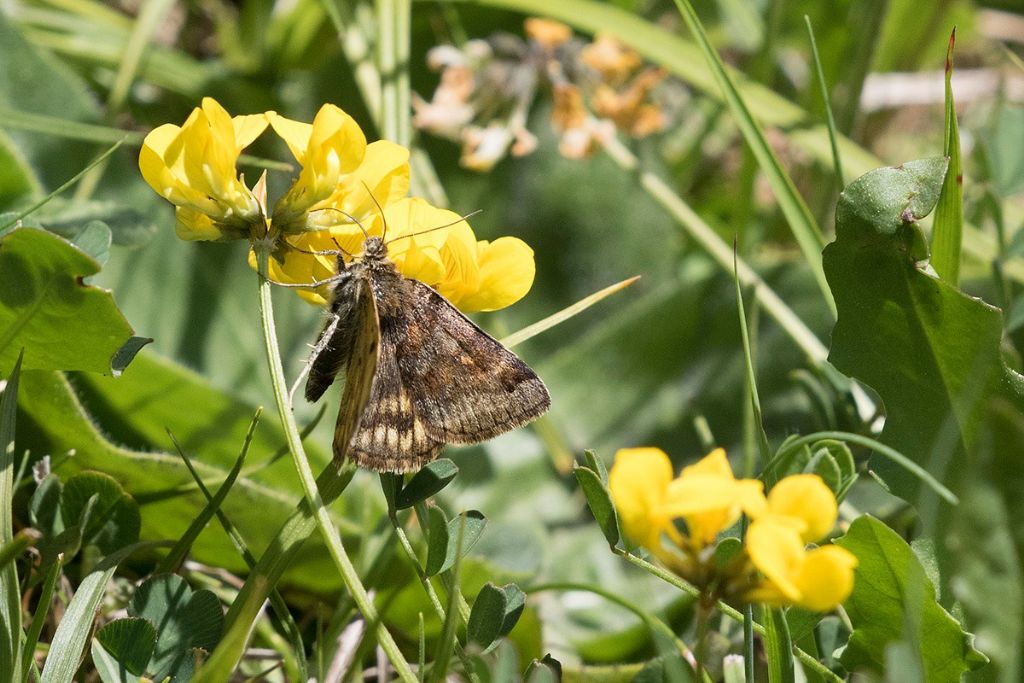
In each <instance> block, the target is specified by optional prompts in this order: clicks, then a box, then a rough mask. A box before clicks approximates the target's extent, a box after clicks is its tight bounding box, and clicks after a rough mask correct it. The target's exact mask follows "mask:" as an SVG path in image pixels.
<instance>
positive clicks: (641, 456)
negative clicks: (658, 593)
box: [608, 448, 672, 550]
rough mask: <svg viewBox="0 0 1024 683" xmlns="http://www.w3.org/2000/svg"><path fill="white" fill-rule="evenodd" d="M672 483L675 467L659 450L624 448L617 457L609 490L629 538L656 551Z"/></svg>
mask: <svg viewBox="0 0 1024 683" xmlns="http://www.w3.org/2000/svg"><path fill="white" fill-rule="evenodd" d="M671 481H672V463H671V462H670V461H669V459H668V456H667V455H665V452H664V451H662V450H661V449H660V448H623V449H622V450H620V451H618V452H617V453H616V454H615V463H614V464H613V465H612V469H611V471H610V472H609V473H608V488H609V490H610V491H611V495H612V501H613V502H614V503H615V509H616V510H617V511H618V514H619V522H620V523H621V525H622V531H623V533H624V534H625V535H626V537H627V538H628V539H629V540H630V541H632V542H633V543H635V544H637V545H643V546H646V547H647V548H649V549H652V550H655V549H657V548H658V547H659V546H660V541H659V538H660V536H661V532H662V530H663V529H665V527H666V526H667V525H668V520H667V519H666V518H665V517H664V516H663V515H661V514H660V513H659V508H660V507H661V505H662V503H663V501H664V497H665V491H666V489H667V488H668V485H669V482H671Z"/></svg>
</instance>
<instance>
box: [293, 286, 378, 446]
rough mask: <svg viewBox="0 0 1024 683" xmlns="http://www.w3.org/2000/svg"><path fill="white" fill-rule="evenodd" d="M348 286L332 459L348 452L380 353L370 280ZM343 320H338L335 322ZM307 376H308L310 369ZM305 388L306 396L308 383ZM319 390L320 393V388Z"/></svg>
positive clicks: (375, 308) (369, 393)
mask: <svg viewBox="0 0 1024 683" xmlns="http://www.w3.org/2000/svg"><path fill="white" fill-rule="evenodd" d="M351 287H352V291H351V296H350V297H349V298H348V301H350V302H351V305H352V307H353V310H352V312H351V314H349V315H348V316H347V321H348V322H349V323H350V326H349V327H350V332H349V333H348V334H350V335H351V339H350V340H349V341H348V344H347V348H348V352H347V356H348V357H347V361H348V362H347V364H346V367H345V391H344V393H343V394H342V396H341V407H340V408H339V410H338V421H337V422H336V423H335V426H334V459H335V462H341V461H342V460H344V458H345V456H346V455H347V454H348V451H349V444H350V443H351V442H352V437H353V435H354V434H356V431H357V429H358V427H359V423H360V419H361V417H362V416H363V414H364V413H365V412H367V410H366V408H367V405H368V402H369V400H370V396H371V393H372V392H371V387H372V385H373V381H374V375H375V374H376V369H377V366H378V364H379V355H380V325H379V322H378V320H377V305H376V302H375V301H374V299H373V292H372V291H371V289H370V283H369V282H368V281H367V280H365V279H362V278H353V280H352V285H351ZM346 295H348V293H346ZM339 318H340V316H339ZM344 322H345V321H342V322H341V323H339V325H341V324H344ZM310 375H311V376H312V371H311V372H310ZM325 388H326V387H325ZM306 390H307V397H308V395H309V385H308V384H307V385H306ZM321 393H323V392H322V391H321ZM357 460H358V459H357Z"/></svg>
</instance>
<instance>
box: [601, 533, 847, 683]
mask: <svg viewBox="0 0 1024 683" xmlns="http://www.w3.org/2000/svg"><path fill="white" fill-rule="evenodd" d="M614 552H615V554H616V555H619V556H620V557H622V558H623V559H625V560H626V561H627V562H629V563H630V564H633V565H636V566H637V567H640V568H641V569H643V570H644V571H646V572H648V573H650V574H653V575H654V576H657V577H658V578H659V579H661V580H662V581H664V582H666V583H668V584H671V585H673V586H675V587H676V588H678V589H679V590H681V591H683V592H684V593H686V594H688V595H692V596H693V597H695V598H699V597H700V590H698V589H697V587H696V586H693V585H691V584H689V583H687V582H686V581H683V580H682V579H681V578H679V577H678V576H676V575H675V574H673V573H672V572H670V571H668V570H667V569H662V568H661V567H659V566H657V565H654V564H651V563H650V562H648V561H647V560H645V559H643V558H641V557H637V556H636V555H634V554H632V553H630V552H626V551H625V550H619V549H615V551H614ZM715 606H716V607H717V608H718V611H719V612H721V613H722V614H724V615H725V616H727V617H729V618H730V619H732V620H733V621H737V622H742V621H743V613H742V612H740V611H739V610H737V609H735V608H733V607H730V606H729V605H727V604H725V603H724V602H722V601H721V600H719V601H718V603H717V604H716V605H715ZM753 629H754V632H755V633H757V634H758V635H759V636H762V637H764V635H765V628H764V626H762V625H761V624H758V623H757V622H754V624H753ZM793 654H794V655H796V658H797V659H799V660H800V662H801V663H802V664H804V665H805V666H806V667H807V668H809V669H812V670H813V671H814V672H815V673H817V674H818V675H820V676H821V677H822V678H824V679H825V680H826V681H831V682H832V683H843V679H842V678H840V677H839V676H837V675H836V673H835V672H834V671H832V669H829V668H828V667H827V666H825V665H824V664H822V663H821V662H819V661H818V660H817V658H815V657H813V656H811V655H809V654H807V653H806V652H804V651H803V650H801V649H800V648H799V647H797V646H795V645H794V646H793Z"/></svg>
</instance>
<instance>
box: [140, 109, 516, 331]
mask: <svg viewBox="0 0 1024 683" xmlns="http://www.w3.org/2000/svg"><path fill="white" fill-rule="evenodd" d="M268 127H270V128H271V129H272V130H273V131H274V132H275V133H276V134H277V135H278V136H279V137H280V138H281V139H283V140H284V142H285V144H287V146H288V149H289V150H291V153H292V155H293V156H294V157H295V160H296V162H297V163H298V164H299V166H300V167H301V171H300V173H299V176H298V178H297V179H296V180H295V182H294V183H293V184H292V186H291V187H290V188H289V189H288V190H287V191H286V192H285V193H284V195H283V196H281V198H280V199H278V201H277V202H276V203H275V204H274V206H273V210H272V211H269V210H268V205H267V201H266V183H265V178H261V179H260V181H259V182H257V183H256V184H255V185H254V186H253V187H251V188H250V187H249V186H247V185H246V183H245V178H244V176H241V175H239V173H238V170H237V163H238V157H239V155H240V154H241V152H242V150H243V149H244V148H245V147H247V146H248V145H249V144H251V143H252V142H253V141H254V140H255V139H256V138H257V137H259V135H260V134H262V133H263V132H264V131H265V130H266V129H267V128H268ZM139 169H140V170H141V171H142V176H143V178H145V180H146V182H147V183H149V185H150V186H151V187H152V188H153V189H154V190H155V191H156V192H157V193H159V194H160V195H161V196H162V197H164V198H165V199H167V200H168V201H169V202H171V203H172V204H174V205H175V206H176V207H177V209H176V218H177V233H178V236H179V237H180V238H182V239H186V240H229V239H249V240H250V241H254V240H264V239H266V240H270V241H271V242H272V243H273V253H274V258H273V259H271V262H270V267H269V276H270V277H271V279H273V280H277V281H279V282H285V283H291V284H307V283H312V282H317V281H322V280H326V279H328V278H329V277H330V276H331V275H333V274H334V272H335V268H336V262H335V258H334V257H333V256H330V255H327V254H322V253H310V252H324V251H337V250H338V249H341V250H344V251H345V252H346V253H347V254H353V255H355V256H357V257H358V255H359V253H360V251H361V249H362V243H363V240H364V239H365V237H366V235H367V234H369V235H379V236H383V237H385V238H386V240H387V242H388V244H389V246H388V254H389V256H390V258H391V260H392V261H393V262H394V263H395V266H396V267H397V268H398V270H399V271H400V272H402V274H403V275H405V276H406V277H409V278H414V279H417V280H420V281H422V282H424V283H426V284H428V285H430V286H432V287H434V288H436V289H437V290H438V291H439V292H440V293H441V294H442V295H444V296H445V297H447V298H448V300H449V301H451V302H452V303H453V304H455V305H456V306H458V307H459V308H461V309H463V310H465V311H491V310H497V309H499V308H504V307H505V306H508V305H510V304H512V303H514V302H516V301H518V300H519V299H521V298H522V297H523V296H524V295H525V294H526V292H528V291H529V289H530V287H531V286H532V284H533V278H534V271H535V266H534V259H533V250H532V249H530V247H529V246H527V245H526V243H525V242H523V241H522V240H520V239H518V238H515V237H502V238H500V239H497V240H495V241H494V242H488V241H486V240H481V241H478V240H477V239H476V236H475V235H474V233H473V230H472V228H470V226H469V224H468V223H466V221H464V220H462V219H461V217H460V216H458V215H457V214H455V213H453V212H451V211H446V210H444V209H439V208H437V207H434V206H431V205H430V204H429V203H428V202H426V201H425V200H423V199H417V198H409V197H407V196H406V195H407V193H408V191H409V151H408V150H407V149H405V148H404V147H401V146H399V145H396V144H394V143H391V142H388V141H386V140H380V141H377V142H373V143H370V144H367V142H366V137H365V135H364V134H363V131H362V129H360V127H359V125H358V124H357V123H356V122H355V120H354V119H353V118H352V117H351V116H349V115H348V114H346V113H345V112H344V111H342V110H341V109H339V108H338V107H336V106H334V105H331V104H326V105H324V106H323V107H322V108H321V109H320V111H319V112H318V113H317V115H316V117H315V118H314V119H313V122H312V123H304V122H301V121H293V120H291V119H287V118H285V117H283V116H280V115H278V114H277V113H275V112H272V111H270V112H265V113H263V114H255V115H249V116H235V117H231V116H230V115H229V114H228V113H227V111H225V110H224V108H223V107H222V106H221V105H220V104H219V103H218V102H217V101H216V100H213V99H211V98H204V99H203V102H202V106H201V107H198V108H196V109H195V110H193V112H192V114H191V115H190V116H189V117H188V119H187V120H186V121H185V123H184V124H182V125H181V126H175V125H172V124H165V125H163V126H160V127H159V128H156V129H154V130H153V131H152V132H151V133H150V134H149V135H147V136H146V139H145V142H144V143H143V147H142V151H141V152H140V154H139ZM364 230H365V232H364ZM396 238H401V239H396ZM345 258H346V259H348V258H350V257H349V256H346V257H345ZM250 263H251V264H253V265H254V266H255V258H254V256H253V255H252V254H250ZM328 294H329V292H328V291H327V289H326V286H321V287H319V288H313V287H311V288H310V289H309V290H300V295H301V296H303V298H305V299H306V300H308V301H311V302H313V303H321V304H322V303H324V301H325V300H326V298H327V296H328Z"/></svg>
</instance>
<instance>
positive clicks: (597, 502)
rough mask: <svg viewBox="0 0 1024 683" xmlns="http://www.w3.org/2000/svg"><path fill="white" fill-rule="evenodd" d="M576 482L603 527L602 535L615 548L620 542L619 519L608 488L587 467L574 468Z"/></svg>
mask: <svg viewBox="0 0 1024 683" xmlns="http://www.w3.org/2000/svg"><path fill="white" fill-rule="evenodd" d="M573 472H574V473H575V474H576V481H578V482H579V484H580V488H581V489H583V495H584V496H585V497H586V499H587V505H588V506H589V507H590V511H591V512H592V513H593V514H594V519H596V520H597V525H598V526H599V527H601V533H603V534H604V537H605V538H606V539H607V540H608V545H611V546H614V545H615V544H616V543H618V542H619V538H620V537H621V534H620V533H619V518H618V515H617V514H616V513H615V506H614V505H613V504H612V498H611V494H610V493H608V487H607V486H605V485H604V483H602V481H601V477H600V476H599V475H598V474H597V473H596V472H594V470H592V469H590V468H587V467H579V466H577V467H576V468H574V470H573Z"/></svg>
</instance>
